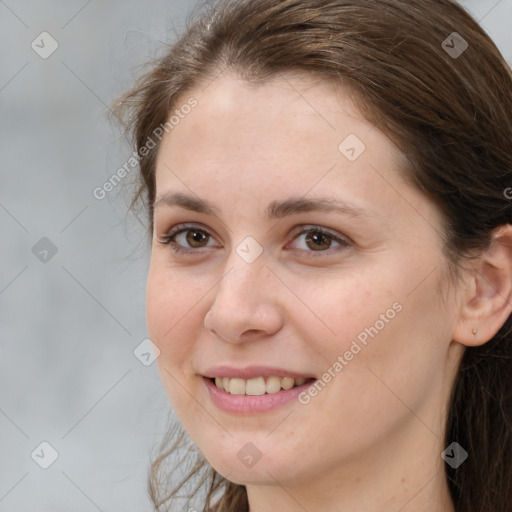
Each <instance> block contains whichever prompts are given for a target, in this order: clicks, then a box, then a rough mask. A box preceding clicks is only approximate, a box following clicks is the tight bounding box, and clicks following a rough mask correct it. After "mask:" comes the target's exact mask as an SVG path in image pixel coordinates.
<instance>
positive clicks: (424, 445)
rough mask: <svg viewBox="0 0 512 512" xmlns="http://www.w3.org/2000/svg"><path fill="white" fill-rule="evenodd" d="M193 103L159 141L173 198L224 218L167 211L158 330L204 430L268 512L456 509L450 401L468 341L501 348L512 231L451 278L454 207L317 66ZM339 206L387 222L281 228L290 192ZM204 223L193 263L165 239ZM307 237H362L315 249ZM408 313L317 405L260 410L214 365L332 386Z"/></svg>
mask: <svg viewBox="0 0 512 512" xmlns="http://www.w3.org/2000/svg"><path fill="white" fill-rule="evenodd" d="M190 96H194V97H195V98H196V99H197V101H198V105H197V107H195V108H194V109H193V110H192V111H191V112H190V113H189V114H188V115H187V116H186V117H185V118H184V119H182V120H181V121H180V123H179V124H178V125H176V126H175V127H174V128H173V130H172V131H170V132H169V133H168V134H167V135H166V136H165V137H164V139H163V142H162V145H161V148H160V150H159V154H158V161H157V167H156V195H157V200H158V198H160V197H161V196H162V194H164V193H167V192H183V193H187V194H191V195H193V196H197V197H200V198H202V199H205V200H207V201H209V202H211V203H213V204H214V205H215V206H216V207H217V208H218V209H219V214H218V215H209V214H205V213H197V212H193V211H188V210H186V209H183V208H180V207H178V206H168V205H166V204H163V203H160V204H159V205H158V206H157V207H156V208H155V214H154V239H153V245H152V254H151V262H150V267H149V275H148V283H147V324H148V330H149V334H150V337H151V339H152V340H153V342H154V343H155V344H156V345H157V346H158V347H159V349H160V351H161V353H160V357H159V358H158V365H159V371H160V373H161V377H162V381H163V385H164V388H165V391H166V392H167V394H168V396H169V399H170V402H171V404H172V406H173V408H174V410H175V412H176V413H177V415H178V417H179V419H180V420H181V422H182V424H183V426H184V427H185V429H186V431H187V432H188V434H189V435H190V437H191V439H192V440H193V441H194V442H195V443H196V445H197V446H198V448H199V449H200V450H201V452H202V453H203V454H204V456H205V457H206V459H207V460H208V462H209V463H210V464H211V465H212V466H213V467H214V468H215V469H216V470H217V471H218V472H220V473H221V474H222V475H224V476H225V477H227V478H228V479H229V480H231V481H233V482H235V483H239V484H244V485H246V487H247V492H248V496H249V502H250V508H251V512H266V511H270V510H281V511H285V512H286V511H296V510H308V511H312V510H324V511H338V510H339V511H343V512H355V511H358V512H360V511H367V512H377V511H378V512H387V511H389V512H391V511H393V512H396V511H398V510H400V511H401V512H412V511H415V512H422V511H429V512H432V511H439V512H450V511H453V510H454V508H453V504H452V502H451V499H450V497H449V493H448V487H447V483H446V478H445V473H444V464H445V462H444V461H443V459H442V458H441V452H442V451H443V450H444V449H445V448H446V446H445V445H444V438H443V436H444V424H445V421H446V408H447V403H448V398H449V392H450V388H451V385H452V382H453V379H454V377H455V375H456V371H457V365H458V363H459V360H460V358H461V356H462V354H463V351H464V348H465V346H469V345H478V344H481V343H484V342H486V341H488V340H489V339H490V338H491V337H492V336H493V335H494V334H495V333H496V332H497V330H498V329H499V327H500V326H501V325H502V324H503V323H504V321H505V320H506V318H507V317H508V315H509V314H510V309H511V308H510V282H512V278H511V275H512V274H511V268H510V266H511V265H510V260H511V258H510V249H509V246H510V226H507V227H505V228H504V229H502V230H501V231H499V232H497V234H496V240H497V241H498V243H495V244H493V246H492V247H491V249H489V251H488V252H487V253H485V254H484V255H483V256H482V257H481V258H480V259H478V260H477V261H476V262H475V263H474V264H473V265H472V266H471V267H470V268H469V269H468V270H467V271H466V270H465V271H464V273H463V276H462V278H461V280H460V282H458V283H457V286H447V283H448V278H447V275H446V261H445V259H444V256H443V254H442V252H441V240H440V233H441V232H442V220H441V217H440V215H439V212H438V211H437V209H436V208H435V207H434V205H433V204H432V203H431V202H430V201H429V200H428V199H427V198H425V197H424V196H423V195H422V194H421V193H420V192H419V191H417V190H416V189H413V188H412V187H410V186H409V185H408V184H406V182H405V181H404V180H403V178H402V174H401V171H400V165H401V162H402V158H401V154H400V152H399V151H398V149H397V148H396V147H395V146H394V145H393V144H392V143H391V142H390V140H389V139H388V138H387V137H386V136H385V135H384V134H383V133H381V132H380V131H379V130H377V129H376V128H375V127H374V126H372V125H371V124H369V123H368V122H367V121H365V120H364V119H363V118H362V116H361V115H360V113H359V112H358V110H357V109H356V108H355V106H354V104H353V103H352V102H351V100H350V96H349V95H348V93H347V92H346V91H343V90H341V89H335V88H334V87H333V86H332V85H329V84H327V83H325V81H324V82H315V81H313V80H312V79H311V78H309V77H307V76H301V75H293V76H292V75H282V76H281V77H279V78H276V79H273V80H272V81H268V82H266V83H265V84H260V85H257V86H256V85H250V84H248V83H247V82H244V81H242V80H240V79H239V78H237V77H236V76H235V75H233V74H231V73H228V72H225V73H224V74H222V75H221V76H220V77H218V78H217V79H216V80H214V81H213V82H211V83H210V85H208V86H207V87H206V88H204V86H203V87H199V86H197V87H195V88H193V89H192V90H190V91H189V93H188V94H187V95H186V97H185V96H184V98H183V99H182V101H181V103H180V102H178V106H179V105H180V104H183V103H185V101H186V99H187V98H189V97H190ZM349 134H356V135H357V137H358V138H359V139H360V140H361V141H363V142H364V144H365V146H366V149H365V151H364V152H363V153H362V154H361V155H360V156H359V157H358V158H357V159H356V160H355V161H352V162H351V161H349V160H348V159H347V158H346V157H345V156H344V155H343V154H342V153H341V152H340V151H339V150H338V145H339V144H340V142H342V141H343V140H344V139H345V138H346V137H347V136H348V135H349ZM325 195H329V196H331V197H332V196H335V197H337V198H339V199H343V200H346V201H350V202H352V203H354V204H356V205H357V206H358V207H360V208H362V209H364V210H365V211H366V213H367V215H368V216H367V217H357V216H354V215H342V214H339V213H328V212H322V211H320V212H303V213H298V214H294V215H292V216H289V217H284V218H282V219H279V220H276V219H273V220H268V219H266V218H265V215H264V211H265V208H266V207H267V205H268V204H269V203H270V202H271V201H274V200H282V199H285V198H289V197H292V196H294V197H303V196H305V197H306V198H311V197H313V196H315V197H317V196H325ZM184 222H187V223H193V224H194V226H192V228H191V229H192V231H194V228H196V229H200V230H202V231H204V232H206V233H207V234H209V235H210V237H208V236H207V237H206V239H205V240H204V241H203V242H196V245H192V246H191V245H190V240H189V242H188V243H187V238H186V235H187V232H185V233H182V234H181V235H179V236H177V238H175V239H174V240H175V242H176V243H179V244H180V245H182V246H183V247H185V248H188V249H189V250H190V251H191V252H190V253H189V254H187V253H183V254H179V253H178V254H176V253H174V252H173V251H172V250H171V249H170V246H169V245H166V244H164V243H161V242H159V241H158V239H161V238H162V237H164V236H165V235H166V234H167V233H168V232H169V230H170V229H171V228H172V227H173V226H175V225H177V224H179V223H184ZM301 226H306V227H308V228H314V227H322V228H326V229H328V230H329V231H330V232H331V233H333V235H335V236H339V237H341V238H343V237H345V239H347V240H348V241H349V244H350V245H348V246H341V245H339V244H338V243H337V242H336V241H332V242H331V245H327V247H328V248H327V249H323V252H321V251H319V250H315V249H316V248H317V246H316V245H315V241H313V242H312V241H309V242H308V241H307V232H306V233H304V229H305V228H304V229H301ZM301 233H302V234H301ZM188 234H189V236H191V235H192V234H193V233H190V232H189V233H188ZM248 236H251V237H253V238H254V239H255V240H256V241H257V242H258V244H260V246H261V248H262V250H263V252H262V254H261V255H260V256H259V257H258V258H257V259H256V260H255V261H253V262H252V263H248V262H246V261H245V260H244V259H242V258H241V257H240V256H239V255H238V254H237V252H236V248H237V246H238V245H239V244H240V243H241V242H242V241H243V240H244V239H245V238H246V237H248ZM328 240H329V239H328ZM331 240H332V239H331ZM192 243H193V240H192ZM317 243H319V242H317ZM320 243H321V242H320ZM507 244H508V245H507ZM192 251H195V253H194V252H192ZM311 254H312V255H313V256H310V255H311ZM315 255H316V256H317V257H314V256H315ZM397 302H398V303H399V304H400V305H401V306H402V308H401V311H400V312H399V313H397V314H396V315H395V316H394V318H393V319H392V320H389V322H387V323H386V324H385V327H384V328H382V329H381V330H380V331H379V332H378V334H377V335H376V336H375V337H374V338H370V339H369V340H368V343H367V345H366V346H365V347H364V348H363V349H362V350H361V351H360V352H359V353H358V354H357V355H355V356H354V357H353V359H352V360H351V361H349V362H348V364H347V365H346V366H345V367H344V368H343V370H342V371H341V372H339V373H337V374H336V376H335V377H334V378H332V380H331V381H330V382H329V383H328V384H327V385H326V386H325V388H324V389H322V390H321V392H319V393H318V394H317V396H315V397H314V398H312V399H311V401H310V402H309V403H308V404H307V405H303V404H301V403H299V402H298V401H297V400H293V401H292V402H289V403H288V404H286V405H284V406H283V407H281V408H279V409H277V410H274V411H270V412H266V413H258V414H246V415H241V414H234V413H228V412H225V411H222V410H220V409H218V408H217V407H216V406H215V405H214V404H213V403H212V402H211V400H210V398H209V394H208V392H207V389H206V388H205V385H204V382H203V379H202V377H201V375H202V374H203V372H204V371H205V370H206V369H207V368H209V367H212V366H215V365H221V364H228V365H231V366H236V367H247V366H250V365H273V366H279V367H283V368H287V369H291V370H294V371H297V372H303V373H306V374H308V375H312V376H314V377H316V378H318V379H320V378H321V377H322V374H323V373H324V372H326V371H327V369H328V368H329V367H332V366H333V364H334V363H335V361H336V360H337V357H338V356H339V355H343V354H344V353H345V352H346V351H347V350H349V348H350V346H351V343H352V341H353V340H355V339H356V337H357V335H358V334H359V333H361V332H362V331H364V329H365V328H368V327H370V326H374V325H375V323H376V321H377V320H379V318H381V317H380V315H381V314H384V313H385V312H386V311H387V310H388V309H390V308H391V307H392V305H393V304H394V303H397ZM473 328H477V329H478V333H477V335H474V334H473V333H472V329H473ZM248 442H250V443H252V444H254V445H255V446H256V448H257V449H258V450H259V452H260V453H261V459H260V460H259V461H258V462H257V463H256V464H255V465H253V466H252V467H250V468H249V467H246V466H245V465H244V464H243V463H242V462H241V461H240V460H239V458H238V457H237V453H238V451H239V450H240V449H241V448H242V447H244V445H246V443H248Z"/></svg>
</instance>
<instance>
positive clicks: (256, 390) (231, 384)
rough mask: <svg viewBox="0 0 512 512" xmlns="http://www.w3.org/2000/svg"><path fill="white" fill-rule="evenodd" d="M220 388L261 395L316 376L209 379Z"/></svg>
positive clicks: (237, 393)
mask: <svg viewBox="0 0 512 512" xmlns="http://www.w3.org/2000/svg"><path fill="white" fill-rule="evenodd" d="M209 380H210V381H211V382H213V383H214V384H215V386H216V387H217V388H218V389H221V390H223V391H225V392H226V393H229V394H231V395H249V396H261V395H265V394H274V393H278V392H279V391H283V390H289V389H292V388H295V387H298V386H303V385H305V384H309V383H310V382H313V381H314V380H315V379H314V378H308V379H305V378H297V379H294V378H293V377H278V376H275V375H272V376H270V377H255V378H252V379H240V378H237V377H233V378H229V377H215V378H210V379H209Z"/></svg>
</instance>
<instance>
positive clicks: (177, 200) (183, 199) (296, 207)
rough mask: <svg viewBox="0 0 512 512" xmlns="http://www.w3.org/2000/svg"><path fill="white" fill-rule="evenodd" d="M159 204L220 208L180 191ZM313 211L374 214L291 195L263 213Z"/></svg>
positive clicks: (216, 210) (323, 199) (339, 202)
mask: <svg viewBox="0 0 512 512" xmlns="http://www.w3.org/2000/svg"><path fill="white" fill-rule="evenodd" d="M160 205H166V206H179V207H181V208H184V209H186V210H191V211H195V212H198V213H205V214H207V215H215V216H218V215H219V214H220V209H219V208H217V207H216V206H215V205H213V204H211V203H209V202H208V201H206V200H204V199H201V198H198V197H194V196H191V195H188V194H184V193H182V192H175V193H165V194H162V195H161V196H159V197H158V198H157V199H156V201H155V203H154V205H153V206H154V208H157V207H158V206H160ZM315 211H321V212H327V213H338V214H342V215H347V216H351V217H361V218H365V219H372V218H375V215H372V214H371V213H370V212H369V211H367V210H364V209H362V208H360V207H359V206H356V205H354V204H351V203H349V202H347V201H344V200H341V199H339V198H334V197H314V198H310V199H306V198H304V197H292V198H289V199H286V200H284V201H272V202H271V203H270V204H269V205H268V207H267V209H266V211H265V215H266V217H267V218H268V219H281V218H283V217H287V216H289V215H296V214H298V213H304V212H315Z"/></svg>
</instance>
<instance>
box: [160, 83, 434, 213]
mask: <svg viewBox="0 0 512 512" xmlns="http://www.w3.org/2000/svg"><path fill="white" fill-rule="evenodd" d="M191 98H193V99H194V101H195V102H196V106H195V107H194V108H193V109H185V110H186V111H187V112H188V113H186V114H183V113H182V115H181V116H179V122H177V123H176V124H174V125H173V128H172V130H170V131H169V133H167V134H166V135H165V136H164V138H163V141H162V145H161V147H160V149H159V154H158V159H157V166H156V197H157V200H158V198H159V197H161V196H162V194H167V193H169V192H183V193H186V194H188V195H189V196H190V195H195V196H198V197H200V198H202V199H206V200H210V202H212V203H214V204H216V205H220V206H221V207H223V210H224V209H225V210H228V209H231V210H232V213H233V214H235V213H234V212H235V211H236V212H238V213H237V214H240V212H242V211H246V210H247V211H248V210H250V209H253V211H254V212H256V208H259V210H261V216H264V215H265V211H268V208H267V207H268V205H269V204H270V203H271V202H272V201H277V200H282V199H283V198H288V197H295V198H297V197H302V196H306V195H312V196H323V197H325V196H330V197H333V198H338V199H341V200H345V201H347V202H350V203H352V204H353V205H355V206H356V207H357V206H359V207H361V208H364V209H365V210H367V211H370V212H371V211H373V212H379V215H381V216H382V217H385V218H392V217H397V215H399V214H400V213H401V211H402V210H403V211H404V212H405V215H408V216H410V215H411V204H415V205H418V208H420V209H421V203H422V202H423V203H425V201H426V198H424V197H423V196H422V195H421V194H420V193H419V191H417V190H413V189H411V187H410V186H409V185H407V184H406V183H404V181H403V175H402V173H401V172H400V171H399V168H400V166H401V165H402V163H403V158H402V155H401V153H400V152H399V151H398V150H397V148H396V147H395V146H394V145H393V143H392V142H391V141H390V140H389V139H388V138H387V137H386V136H385V135H384V134H383V133H382V132H380V131H379V130H378V129H377V128H376V127H375V126H373V125H372V124H371V123H369V122H368V121H366V120H365V119H364V118H363V116H362V115H361V114H360V113H359V111H358V110H357V108H356V107H355V105H354V103H353V102H352V101H351V97H350V94H349V93H348V92H346V91H344V90H343V89H342V88H340V87H337V88H335V87H333V85H332V84H331V83H328V82H321V81H319V80H318V79H317V78H312V79H310V78H308V77H304V78H303V77H297V76H286V75H282V76H281V77H280V78H276V79H274V80H272V81H269V82H265V83H263V84H257V85H255V84H250V83H248V82H245V81H243V80H241V79H239V78H236V77H234V76H232V75H229V74H225V75H221V76H219V77H217V78H216V79H215V80H213V81H212V82H211V83H209V84H208V85H207V86H206V87H205V86H204V85H203V86H201V87H196V88H193V89H191V90H190V91H189V92H188V93H186V94H184V95H183V96H182V98H180V100H179V101H178V102H177V103H176V105H175V107H174V108H175V110H174V111H173V112H174V113H178V114H179V113H180V112H179V109H180V105H184V104H186V103H187V102H190V100H191ZM177 111H178V112H177ZM175 117H177V116H175ZM404 200H405V201H404ZM424 206H425V208H427V209H428V206H429V205H424ZM405 210H407V211H405ZM425 214H427V215H429V213H428V212H425ZM413 215H415V214H413ZM422 222H424V220H422Z"/></svg>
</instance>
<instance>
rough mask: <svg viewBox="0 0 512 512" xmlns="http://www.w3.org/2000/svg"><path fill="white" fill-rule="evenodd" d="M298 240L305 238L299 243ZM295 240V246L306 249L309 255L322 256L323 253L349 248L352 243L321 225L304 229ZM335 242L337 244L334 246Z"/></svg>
mask: <svg viewBox="0 0 512 512" xmlns="http://www.w3.org/2000/svg"><path fill="white" fill-rule="evenodd" d="M297 240H298V241H301V240H303V242H302V243H297V242H296V241H297ZM294 242H295V243H296V247H295V248H298V249H300V250H302V251H304V252H305V253H306V254H307V255H308V256H322V255H323V254H322V253H328V254H330V253H332V252H338V251H340V250H344V249H347V248H348V247H349V246H350V245H351V243H350V242H349V241H348V240H346V239H344V238H342V237H340V236H337V235H335V234H333V233H330V232H328V231H326V230H324V229H322V228H319V227H311V228H308V229H303V231H301V232H300V233H299V234H298V235H297V236H296V237H295V238H294ZM333 243H334V244H337V246H333ZM308 253H309V254H308ZM315 253H316V254H315Z"/></svg>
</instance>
